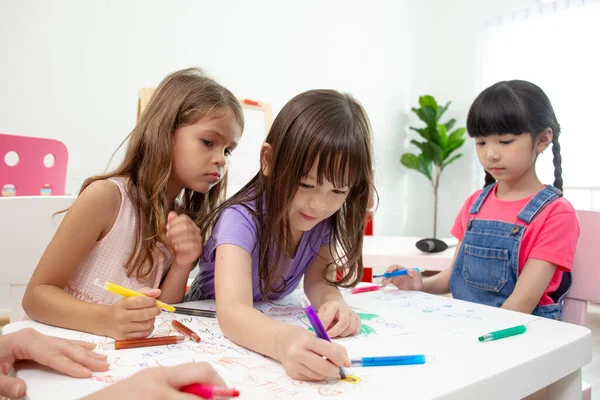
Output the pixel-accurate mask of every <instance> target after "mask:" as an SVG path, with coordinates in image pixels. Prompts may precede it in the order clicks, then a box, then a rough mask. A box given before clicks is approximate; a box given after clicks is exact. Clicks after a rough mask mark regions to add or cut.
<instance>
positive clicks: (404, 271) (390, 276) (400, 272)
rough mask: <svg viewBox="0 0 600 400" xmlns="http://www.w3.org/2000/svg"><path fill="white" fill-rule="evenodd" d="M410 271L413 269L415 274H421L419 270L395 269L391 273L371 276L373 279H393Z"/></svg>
mask: <svg viewBox="0 0 600 400" xmlns="http://www.w3.org/2000/svg"><path fill="white" fill-rule="evenodd" d="M411 269H414V270H415V271H417V272H423V270H422V269H421V268H409V269H397V270H395V271H392V272H386V273H385V274H377V275H373V278H393V277H394V276H403V275H406V274H408V271H410V270H411Z"/></svg>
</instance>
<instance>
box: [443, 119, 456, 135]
mask: <svg viewBox="0 0 600 400" xmlns="http://www.w3.org/2000/svg"><path fill="white" fill-rule="evenodd" d="M455 123H456V120H455V119H454V118H452V119H451V120H450V121H448V122H446V123H445V124H444V126H445V127H446V131H448V132H449V131H451V130H452V127H453V126H454V124H455Z"/></svg>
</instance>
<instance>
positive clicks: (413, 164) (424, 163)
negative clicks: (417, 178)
mask: <svg viewBox="0 0 600 400" xmlns="http://www.w3.org/2000/svg"><path fill="white" fill-rule="evenodd" d="M400 162H401V163H402V165H404V166H405V167H406V168H410V169H414V170H417V171H419V172H420V173H422V174H423V175H425V176H426V177H427V179H429V180H431V160H428V159H427V158H426V157H424V156H423V154H421V155H420V156H419V157H417V156H416V155H414V154H412V153H404V154H402V157H400Z"/></svg>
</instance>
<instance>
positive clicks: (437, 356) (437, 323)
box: [4, 288, 592, 400]
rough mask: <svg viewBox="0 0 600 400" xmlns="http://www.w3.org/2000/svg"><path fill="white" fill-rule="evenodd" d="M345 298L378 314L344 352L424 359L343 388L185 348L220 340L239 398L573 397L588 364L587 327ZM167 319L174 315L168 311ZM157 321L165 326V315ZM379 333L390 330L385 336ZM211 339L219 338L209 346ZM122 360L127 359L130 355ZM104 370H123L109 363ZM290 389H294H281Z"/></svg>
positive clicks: (59, 391) (246, 359)
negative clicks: (540, 393)
mask: <svg viewBox="0 0 600 400" xmlns="http://www.w3.org/2000/svg"><path fill="white" fill-rule="evenodd" d="M294 300H297V299H294ZM347 301H348V302H349V304H350V305H351V306H352V307H354V308H355V309H357V310H361V311H362V312H371V313H374V312H377V313H378V314H379V317H378V318H377V319H370V320H368V319H366V318H365V323H368V324H370V326H371V327H374V329H376V330H377V331H378V332H377V335H379V336H380V337H378V336H377V335H374V334H372V335H371V336H368V335H366V336H363V337H359V338H358V339H356V338H354V339H345V340H342V341H340V342H341V343H343V344H344V345H345V346H346V348H347V349H348V353H349V355H350V357H360V356H378V355H386V354H387V355H392V354H426V355H427V356H433V358H434V360H433V362H428V363H426V364H425V365H419V366H402V367H374V368H354V369H349V373H353V374H355V375H357V376H359V377H361V379H362V382H361V384H359V385H356V386H349V385H350V384H348V383H344V382H338V381H335V380H334V381H332V382H329V383H322V384H314V383H294V382H292V381H291V380H290V379H289V378H288V377H286V376H285V373H284V372H283V369H282V367H281V366H280V365H279V364H278V363H276V362H274V361H271V360H270V359H266V358H264V357H261V356H257V355H256V354H252V353H251V354H249V355H248V354H247V355H246V356H243V355H240V354H241V352H239V349H240V348H236V347H235V345H231V343H230V342H229V341H227V339H224V338H222V336H221V337H220V338H219V339H217V338H218V337H219V335H218V332H217V334H215V336H211V335H209V333H207V332H205V331H202V330H201V329H199V330H197V332H199V333H200V335H201V337H202V338H203V341H202V342H201V343H200V344H198V345H197V346H200V347H196V348H195V349H193V350H194V352H193V354H194V356H195V359H196V361H199V360H204V359H206V357H209V356H208V355H207V354H208V353H210V349H211V348H219V346H221V347H224V345H227V347H228V348H230V349H232V350H233V351H237V352H234V353H233V355H230V357H229V358H228V359H229V360H232V359H235V360H237V361H236V362H235V363H234V364H232V363H231V362H228V363H227V364H226V365H227V366H226V367H222V365H223V363H219V360H218V359H216V358H214V357H213V358H212V359H210V361H211V362H212V363H213V365H215V367H216V368H217V369H218V370H219V372H220V373H221V375H222V376H223V377H224V379H225V380H226V381H227V382H228V383H229V384H232V385H234V386H237V387H238V389H240V391H241V392H242V396H241V397H240V400H245V399H259V398H269V399H279V398H281V399H287V398H294V399H316V398H320V397H321V395H324V394H329V395H331V394H335V393H336V390H332V387H333V388H334V389H335V388H337V389H341V390H342V391H341V392H340V393H339V394H338V396H334V397H335V398H343V399H347V398H351V399H361V400H362V399H364V398H365V397H366V396H372V397H374V398H406V399H411V400H412V399H417V400H418V399H450V400H454V399H456V400H459V399H460V400H464V399H486V400H506V399H519V398H522V397H524V396H526V395H528V394H530V393H533V392H535V391H537V390H539V389H541V388H544V387H546V386H549V385H550V398H551V399H561V400H571V399H581V368H582V367H583V366H584V365H586V364H587V363H589V362H590V361H591V354H592V343H591V332H590V331H589V330H588V329H587V328H584V327H580V326H577V325H571V324H567V323H563V322H557V321H552V320H547V319H540V318H536V317H533V316H531V315H526V314H521V313H516V312H511V311H506V310H502V309H497V308H492V307H487V306H481V305H477V304H473V303H467V302H463V301H460V300H454V299H449V298H446V297H440V296H431V295H427V294H423V293H420V292H401V291H397V290H394V289H391V288H386V289H384V290H380V291H377V292H369V293H362V294H360V295H348V296H347ZM279 304H280V305H278V306H275V307H276V313H278V314H277V315H281V316H282V317H281V318H280V319H281V320H284V321H286V322H288V321H292V322H291V323H294V321H296V317H295V316H294V315H295V314H294V311H293V310H292V311H290V310H291V309H292V308H293V307H291V306H292V305H293V304H295V303H292V300H290V299H283V300H281V301H280V302H279ZM190 305H191V306H202V307H204V308H211V307H214V302H192V303H188V306H190ZM261 307H262V308H261V310H262V311H263V312H265V313H267V314H269V310H273V306H272V305H270V304H267V305H263V306H261ZM182 317H183V316H182ZM165 318H166V317H165ZM168 318H174V316H173V315H168ZM278 318H279V317H278ZM363 318H364V317H363ZM187 321H188V322H189V321H190V320H189V319H188V320H187ZM211 321H212V322H211ZM214 321H215V320H214V319H212V320H210V321H208V320H199V321H192V322H193V323H198V324H202V325H201V326H202V327H203V329H204V327H206V326H210V324H211V323H212V324H214ZM394 321H395V322H394ZM161 323H162V324H163V325H162V326H165V325H164V323H165V321H162V322H161ZM186 323H187V322H186ZM518 324H528V330H527V332H526V333H524V334H522V335H518V336H514V337H510V338H506V339H502V340H498V341H493V342H488V343H479V342H478V341H477V336H478V335H479V334H483V333H486V332H489V331H490V330H497V329H501V328H506V327H508V326H514V325H518ZM157 326H158V324H157ZM198 326H200V325H198ZM213 326H215V325H213ZM25 327H33V328H35V329H38V330H40V331H42V332H43V333H47V334H54V335H58V336H64V337H85V335H83V336H75V334H77V335H81V333H75V332H73V331H68V330H65V329H60V328H54V327H49V326H46V325H42V324H39V323H36V322H33V321H25V322H16V323H12V324H10V325H7V326H6V327H5V328H4V329H5V332H6V333H8V332H12V331H16V330H19V329H22V328H25ZM210 329H213V330H214V329H217V330H218V328H210ZM210 329H209V330H210ZM195 330H196V329H195ZM386 330H387V331H386ZM219 332H220V331H219ZM385 332H387V333H388V334H390V333H395V334H396V336H391V335H388V336H387V337H384V336H385V335H386V333H385ZM88 338H89V336H88ZM211 341H213V342H217V341H218V343H212V344H211V343H210V342H211ZM229 345H231V346H233V347H229ZM201 346H208V347H206V348H203V347H201ZM211 346H212V347H211ZM190 348H191V347H190ZM151 349H156V348H151ZM133 351H140V350H139V349H137V350H136V349H131V350H121V352H122V353H119V355H122V357H121V360H123V359H127V357H128V353H127V352H133ZM142 351H143V350H142ZM187 354H188V353H186V355H187ZM211 357H212V356H211ZM113 358H114V356H113ZM209 358H210V357H209ZM109 359H110V357H109ZM131 361H132V362H133V363H135V359H133V358H132V360H131ZM115 368H116V367H115ZM112 374H113V375H118V374H123V373H122V371H121V372H119V370H117V371H116V372H115V371H113V372H112ZM17 376H19V377H21V378H22V379H24V380H25V382H26V383H27V386H28V398H29V399H33V400H37V399H69V398H76V397H78V396H82V395H84V394H87V393H90V392H93V391H95V390H97V389H99V388H101V387H103V385H104V383H101V382H98V381H93V380H77V379H73V378H69V377H65V376H62V375H59V374H56V373H52V372H50V371H47V370H43V369H40V368H39V367H37V366H35V365H31V364H29V365H25V366H24V367H21V368H19V370H18V371H17ZM319 385H320V386H319ZM343 385H346V386H343ZM292 391H293V393H294V395H293V396H291V395H290V393H292ZM282 393H284V394H285V395H284V394H282Z"/></svg>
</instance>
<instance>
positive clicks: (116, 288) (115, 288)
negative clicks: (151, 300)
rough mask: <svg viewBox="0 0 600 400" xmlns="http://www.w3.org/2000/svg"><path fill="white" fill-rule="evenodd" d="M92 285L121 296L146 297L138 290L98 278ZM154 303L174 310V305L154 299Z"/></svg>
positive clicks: (165, 308) (168, 309)
mask: <svg viewBox="0 0 600 400" xmlns="http://www.w3.org/2000/svg"><path fill="white" fill-rule="evenodd" d="M94 285H96V286H100V287H101V288H102V289H104V290H107V291H109V292H111V293H114V294H118V295H120V296H123V297H133V296H144V297H148V296H146V295H145V294H142V293H140V292H136V291H135V290H131V289H128V288H126V287H123V286H120V285H117V284H116V283H112V282H107V281H102V280H100V279H96V280H95V281H94ZM156 305H157V306H159V307H160V308H162V309H163V310H167V311H171V312H175V307H173V306H170V305H168V304H167V303H163V302H162V301H160V300H156Z"/></svg>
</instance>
